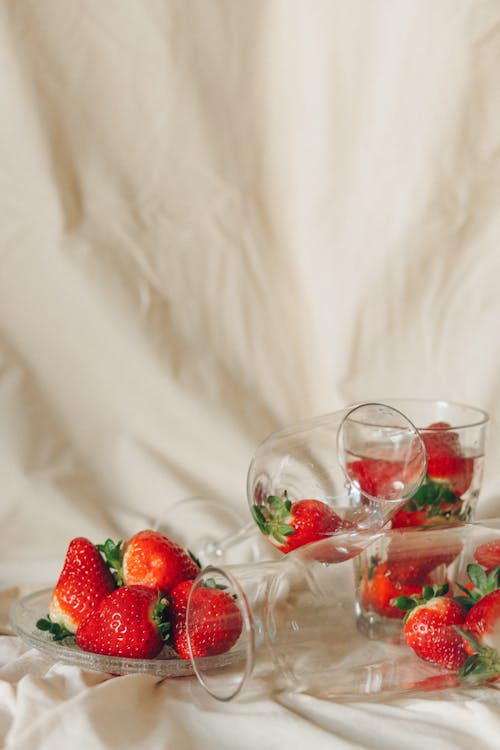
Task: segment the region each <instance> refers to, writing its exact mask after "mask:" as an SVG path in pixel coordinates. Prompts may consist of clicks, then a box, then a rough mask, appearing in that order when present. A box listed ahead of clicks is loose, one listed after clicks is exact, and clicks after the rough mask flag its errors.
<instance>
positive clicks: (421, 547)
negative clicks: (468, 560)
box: [386, 531, 463, 586]
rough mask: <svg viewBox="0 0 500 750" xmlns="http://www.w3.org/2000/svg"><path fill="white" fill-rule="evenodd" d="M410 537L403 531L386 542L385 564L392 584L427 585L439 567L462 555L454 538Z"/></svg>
mask: <svg viewBox="0 0 500 750" xmlns="http://www.w3.org/2000/svg"><path fill="white" fill-rule="evenodd" d="M433 533H438V532H433ZM410 534H411V535H410V536H408V533H407V532H404V531H403V532H400V533H395V534H393V535H392V536H391V538H390V542H389V546H388V550H387V559H386V564H387V568H388V571H389V576H390V578H391V580H392V581H394V582H397V581H399V582H401V583H419V584H420V586H423V585H424V584H425V583H430V581H429V580H428V579H429V576H430V575H431V574H432V573H433V572H434V571H436V570H437V568H439V567H441V566H442V565H443V566H447V565H450V564H451V563H452V562H453V560H455V559H456V558H457V557H458V555H459V554H460V552H461V551H462V547H463V544H462V542H461V540H460V539H458V538H456V537H446V538H443V537H440V538H438V537H436V538H435V539H434V538H433V537H432V534H430V535H420V534H418V537H417V536H415V535H414V534H413V533H411V532H410Z"/></svg>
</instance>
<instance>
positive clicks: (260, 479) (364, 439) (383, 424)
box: [247, 403, 426, 551]
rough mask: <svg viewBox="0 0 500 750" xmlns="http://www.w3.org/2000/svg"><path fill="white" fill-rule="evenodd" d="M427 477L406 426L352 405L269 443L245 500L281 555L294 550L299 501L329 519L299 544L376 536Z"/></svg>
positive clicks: (384, 410)
mask: <svg viewBox="0 0 500 750" xmlns="http://www.w3.org/2000/svg"><path fill="white" fill-rule="evenodd" d="M425 472H426V452H425V447H424V445H423V442H422V439H421V437H420V435H419V433H418V430H417V429H416V427H415V426H414V425H413V424H412V423H411V422H410V420H409V419H408V418H407V417H406V416H405V415H404V414H403V413H402V412H400V411H399V410H397V409H394V408H392V407H389V406H386V405H385V404H381V403H365V404H358V405H354V406H350V407H347V408H346V409H343V410H340V411H337V412H332V413H330V414H326V415H321V416H319V417H314V418H312V419H307V420H303V421H301V422H298V423H296V424H294V425H290V426H287V427H285V428H284V429H282V430H279V431H276V432H274V433H272V434H271V435H269V436H268V437H267V438H266V439H265V440H264V441H263V442H262V443H261V444H260V445H259V447H258V448H257V451H256V452H255V455H254V457H253V459H252V462H251V464H250V467H249V471H248V475H247V498H248V502H249V505H250V510H251V513H252V515H253V517H254V518H255V520H256V523H257V525H258V526H259V528H260V530H261V531H262V532H263V533H264V534H265V535H266V536H267V538H268V539H269V541H271V543H273V544H275V546H278V548H280V549H282V551H287V547H290V546H291V547H292V548H295V547H296V546H298V544H296V543H293V542H294V541H296V540H297V538H298V529H297V525H298V524H297V523H295V524H294V511H295V510H298V508H299V507H300V509H301V511H302V509H303V503H304V502H305V501H307V502H309V503H310V504H311V507H313V508H314V513H315V514H319V513H320V510H319V505H318V503H323V504H324V505H326V506H327V507H328V508H329V509H330V510H331V511H332V512H333V515H332V514H330V516H329V517H328V518H326V519H325V518H323V519H322V522H321V524H322V525H321V528H319V529H318V534H317V535H316V536H314V534H311V535H310V536H304V542H303V543H310V542H313V541H316V540H317V539H319V538H321V537H322V536H325V535H328V534H330V533H335V532H337V531H345V530H346V529H347V528H353V527H355V528H380V527H382V526H383V525H384V524H385V523H386V522H387V521H388V520H389V519H390V518H391V516H392V515H394V513H396V511H397V509H398V507H400V506H401V504H402V503H403V502H404V501H406V500H407V499H408V498H409V497H411V496H412V495H413V494H414V493H415V491H416V490H417V489H418V487H419V486H420V484H421V482H422V481H423V478H424V477H425ZM313 503H315V505H314V506H313V505H312V504H313ZM294 504H297V505H294ZM287 524H288V525H289V526H290V527H291V529H292V530H291V531H289V530H288V529H287V528H286V526H287ZM311 525H312V524H309V526H310V527H311ZM294 535H295V537H296V538H295V540H294ZM283 537H287V539H286V540H285V541H286V544H285V543H284V542H283Z"/></svg>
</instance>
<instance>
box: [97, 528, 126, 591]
mask: <svg viewBox="0 0 500 750" xmlns="http://www.w3.org/2000/svg"><path fill="white" fill-rule="evenodd" d="M122 544H123V542H122V541H120V542H117V543H116V542H114V541H113V540H112V539H106V541H105V542H104V544H97V545H96V547H97V549H98V550H99V552H100V553H101V554H102V555H103V556H104V560H105V561H106V564H107V566H108V568H109V569H110V571H111V573H112V574H113V578H114V579H115V582H116V585H117V586H122V585H123V567H122V558H123V550H122Z"/></svg>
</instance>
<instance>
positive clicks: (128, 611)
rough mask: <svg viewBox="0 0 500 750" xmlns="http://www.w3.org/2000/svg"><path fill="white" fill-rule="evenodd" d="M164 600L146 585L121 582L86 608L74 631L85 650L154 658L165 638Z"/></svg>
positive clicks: (165, 607)
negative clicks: (95, 603)
mask: <svg viewBox="0 0 500 750" xmlns="http://www.w3.org/2000/svg"><path fill="white" fill-rule="evenodd" d="M166 611H167V602H166V600H164V599H161V598H160V596H159V594H158V593H157V592H156V591H155V590H154V589H152V588H147V587H146V586H121V587H120V588H118V589H116V590H115V591H113V592H111V594H108V596H107V597H106V598H105V599H103V600H102V601H101V602H100V604H98V605H97V607H96V608H95V609H94V610H92V611H91V612H89V614H88V615H87V617H86V618H85V619H84V620H83V622H82V623H81V624H80V626H79V627H78V630H77V631H76V642H77V644H78V646H80V648H81V649H83V650H84V651H91V652H92V653H94V654H103V655H106V656H123V657H127V658H129V659H153V658H154V657H155V656H157V654H159V653H160V651H161V649H162V648H163V644H164V642H165V640H166V639H167V638H168V632H169V628H170V623H169V622H168V621H166V619H165V615H166Z"/></svg>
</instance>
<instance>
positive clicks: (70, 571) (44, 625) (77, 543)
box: [38, 537, 116, 639]
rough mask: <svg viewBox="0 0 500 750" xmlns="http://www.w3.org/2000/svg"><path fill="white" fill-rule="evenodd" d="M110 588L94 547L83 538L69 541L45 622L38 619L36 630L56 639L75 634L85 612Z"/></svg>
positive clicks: (108, 575)
mask: <svg viewBox="0 0 500 750" xmlns="http://www.w3.org/2000/svg"><path fill="white" fill-rule="evenodd" d="M114 588H116V584H115V581H114V579H113V576H112V575H111V573H110V571H109V569H108V567H107V565H106V563H105V562H104V560H103V558H102V557H101V555H100V553H99V550H98V549H97V547H96V546H95V545H94V544H92V542H90V541H89V540H88V539H85V538H84V537H77V538H76V539H72V540H71V542H70V543H69V546H68V550H67V552H66V557H65V560H64V565H63V569H62V571H61V574H60V576H59V579H58V581H57V583H56V586H55V588H54V590H53V592H52V597H51V600H50V606H49V619H48V620H39V623H38V627H39V628H40V630H47V631H49V632H51V633H52V634H53V636H54V638H56V639H59V638H61V637H64V636H65V635H68V634H69V633H75V632H76V630H77V628H78V626H79V624H80V623H81V622H82V620H83V619H84V618H85V617H86V615H87V614H88V612H89V611H90V610H92V609H93V608H94V607H95V606H97V605H98V604H99V602H100V601H101V600H102V599H104V597H105V596H107V595H108V594H109V593H110V591H113V589H114ZM51 625H58V626H60V627H59V628H57V627H56V628H54V627H51Z"/></svg>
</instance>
